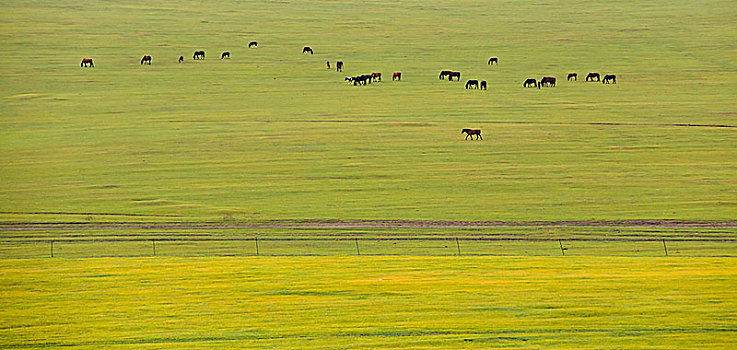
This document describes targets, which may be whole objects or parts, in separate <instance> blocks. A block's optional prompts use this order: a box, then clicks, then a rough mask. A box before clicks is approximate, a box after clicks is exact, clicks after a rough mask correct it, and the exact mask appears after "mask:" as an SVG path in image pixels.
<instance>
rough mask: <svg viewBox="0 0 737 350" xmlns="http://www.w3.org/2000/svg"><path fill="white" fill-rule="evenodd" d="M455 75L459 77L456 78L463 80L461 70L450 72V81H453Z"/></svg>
mask: <svg viewBox="0 0 737 350" xmlns="http://www.w3.org/2000/svg"><path fill="white" fill-rule="evenodd" d="M453 77H456V78H458V79H456V80H458V81H460V80H461V72H450V74H448V81H453Z"/></svg>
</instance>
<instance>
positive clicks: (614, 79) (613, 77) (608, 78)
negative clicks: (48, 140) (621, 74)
mask: <svg viewBox="0 0 737 350" xmlns="http://www.w3.org/2000/svg"><path fill="white" fill-rule="evenodd" d="M609 81H611V82H612V84H616V83H617V76H616V75H614V74H607V75H605V76H604V80H602V82H601V83H602V84H609Z"/></svg>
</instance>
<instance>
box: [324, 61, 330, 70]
mask: <svg viewBox="0 0 737 350" xmlns="http://www.w3.org/2000/svg"><path fill="white" fill-rule="evenodd" d="M325 64H326V65H328V69H330V60H328V61H325Z"/></svg>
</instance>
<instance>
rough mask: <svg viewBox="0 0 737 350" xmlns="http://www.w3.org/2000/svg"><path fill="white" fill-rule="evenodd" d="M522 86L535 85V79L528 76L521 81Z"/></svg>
mask: <svg viewBox="0 0 737 350" xmlns="http://www.w3.org/2000/svg"><path fill="white" fill-rule="evenodd" d="M522 87H537V80H535V79H532V78H529V79H527V80H525V82H524V83H522Z"/></svg>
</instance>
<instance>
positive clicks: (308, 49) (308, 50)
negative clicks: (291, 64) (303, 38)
mask: <svg viewBox="0 0 737 350" xmlns="http://www.w3.org/2000/svg"><path fill="white" fill-rule="evenodd" d="M307 52H309V53H310V55H314V53H313V52H312V48H311V47H309V46H305V47H304V48H302V53H307Z"/></svg>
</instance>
